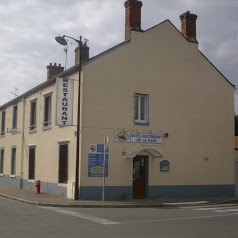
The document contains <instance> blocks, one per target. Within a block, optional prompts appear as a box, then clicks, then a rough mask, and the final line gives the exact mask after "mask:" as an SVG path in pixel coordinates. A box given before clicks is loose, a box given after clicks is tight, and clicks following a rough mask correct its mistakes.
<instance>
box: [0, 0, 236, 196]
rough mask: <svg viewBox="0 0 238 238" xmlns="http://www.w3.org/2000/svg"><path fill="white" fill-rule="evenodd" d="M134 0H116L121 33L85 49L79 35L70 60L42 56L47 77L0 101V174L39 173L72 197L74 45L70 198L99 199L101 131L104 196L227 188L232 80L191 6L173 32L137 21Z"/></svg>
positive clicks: (30, 184)
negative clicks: (95, 51) (121, 3)
mask: <svg viewBox="0 0 238 238" xmlns="http://www.w3.org/2000/svg"><path fill="white" fill-rule="evenodd" d="M141 7H142V2H141V1H136V0H127V1H126V2H125V15H126V17H125V19H126V20H125V41H124V42H122V43H121V44H118V45H116V46H114V47H112V48H111V49H108V50H107V51H105V52H103V53H101V54H99V55H97V56H95V57H93V58H89V48H88V47H87V45H85V44H84V45H82V46H81V47H80V48H77V49H76V51H75V63H76V64H75V66H73V67H72V68H70V69H68V70H66V71H63V68H62V67H61V65H56V64H54V65H52V64H50V65H49V66H47V70H48V79H47V81H45V82H43V83H42V84H41V85H39V86H37V87H35V88H33V89H31V90H29V91H28V92H26V93H25V94H23V95H21V96H19V97H18V98H16V99H14V100H12V101H10V102H8V103H6V104H4V105H2V106H1V107H0V112H1V114H0V116H1V138H0V149H1V171H0V173H1V175H0V182H1V183H5V184H9V185H13V186H17V187H21V188H25V189H35V185H34V182H35V181H36V180H38V179H40V180H41V184H42V191H43V192H48V193H53V194H57V195H62V196H68V197H72V191H73V184H74V182H75V157H76V137H75V131H76V126H75V125H76V124H77V113H75V112H77V108H78V105H77V95H78V90H77V89H78V72H79V64H78V62H79V50H82V51H83V53H82V55H81V60H82V63H83V64H82V71H81V85H80V91H81V93H80V132H79V133H80V146H79V159H80V163H79V181H78V183H79V187H78V189H79V190H78V191H79V198H81V199H101V196H102V184H103V178H102V171H103V167H102V162H103V158H104V155H103V154H104V151H103V145H102V144H103V143H104V137H105V136H108V138H109V151H108V152H106V164H105V175H106V178H105V199H110V200H114V199H130V198H146V197H149V198H153V197H218V196H220V197H221V196H227V197H229V196H230V197H231V196H234V194H235V182H234V181H235V175H234V163H235V152H234V90H235V88H234V85H232V84H231V83H230V82H229V81H228V80H227V79H226V78H225V77H224V76H223V75H222V74H221V72H220V71H219V70H218V69H217V68H216V67H215V66H214V65H213V64H212V63H211V62H210V61H209V60H208V59H207V58H206V57H205V56H204V55H203V54H202V53H201V52H200V50H199V49H198V40H197V36H196V19H197V16H196V15H195V14H191V13H190V12H185V13H184V14H182V15H181V16H180V20H181V32H180V31H179V30H178V29H177V28H176V27H175V26H174V25H173V24H172V23H171V22H170V21H169V20H165V21H163V22H161V23H160V24H158V25H156V26H154V27H152V28H150V29H148V30H146V31H143V30H142V29H141ZM60 78H61V79H60ZM57 83H58V85H59V84H61V87H58V86H57ZM62 85H63V87H64V86H65V87H66V88H67V90H69V91H70V92H71V93H70V95H71V96H72V93H73V97H72V98H71V99H72V100H71V99H69V94H68V95H67V97H66V99H64V97H63V98H62V97H60V96H59V90H61V93H62V92H64V91H62V90H63V89H62ZM59 88H60V89H59ZM57 90H58V94H57ZM61 96H62V95H61ZM64 100H67V101H70V102H72V108H71V109H70V107H69V108H68V109H65V110H68V111H67V112H69V114H66V115H64V114H63V113H64V109H62V108H63V107H64V106H65V107H67V105H66V104H63V101H64ZM57 102H58V103H61V104H60V107H61V109H62V110H61V112H60V113H61V114H60V117H57V116H56V114H57V115H59V110H58V111H57V112H56V108H57V105H56V103H57ZM71 112H72V114H73V116H72V123H71V122H70V119H71V116H70V115H71ZM58 120H59V121H60V122H59V121H58ZM56 121H57V123H56ZM59 124H60V125H59ZM68 124H69V125H68Z"/></svg>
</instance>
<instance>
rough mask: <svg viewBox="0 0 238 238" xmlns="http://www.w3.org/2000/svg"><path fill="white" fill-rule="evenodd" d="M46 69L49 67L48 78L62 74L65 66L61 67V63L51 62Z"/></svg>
mask: <svg viewBox="0 0 238 238" xmlns="http://www.w3.org/2000/svg"><path fill="white" fill-rule="evenodd" d="M46 69H47V80H49V79H51V78H53V77H54V76H56V75H57V74H60V73H62V72H63V71H64V67H61V64H59V66H57V64H56V63H54V65H52V63H50V64H49V65H48V66H46Z"/></svg>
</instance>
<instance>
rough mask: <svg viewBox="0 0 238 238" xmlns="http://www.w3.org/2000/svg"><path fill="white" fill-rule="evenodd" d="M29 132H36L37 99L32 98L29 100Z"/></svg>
mask: <svg viewBox="0 0 238 238" xmlns="http://www.w3.org/2000/svg"><path fill="white" fill-rule="evenodd" d="M33 103H35V112H34V114H35V115H34V117H35V125H33V123H32V120H31V119H32V113H33V112H32V104H33ZM29 125H30V126H29V132H31V133H32V132H36V130H37V99H33V100H31V101H30V123H29Z"/></svg>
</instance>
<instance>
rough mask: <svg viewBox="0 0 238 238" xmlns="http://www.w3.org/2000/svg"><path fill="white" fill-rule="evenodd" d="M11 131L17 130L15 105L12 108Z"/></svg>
mask: <svg viewBox="0 0 238 238" xmlns="http://www.w3.org/2000/svg"><path fill="white" fill-rule="evenodd" d="M12 129H17V105H15V106H14V107H13V114H12Z"/></svg>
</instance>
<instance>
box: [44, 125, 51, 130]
mask: <svg viewBox="0 0 238 238" xmlns="http://www.w3.org/2000/svg"><path fill="white" fill-rule="evenodd" d="M42 130H43V131H47V130H51V126H43V127H42Z"/></svg>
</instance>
